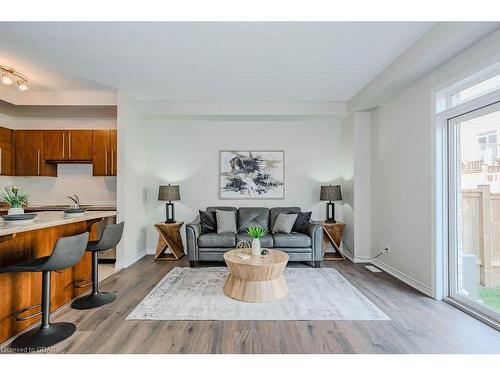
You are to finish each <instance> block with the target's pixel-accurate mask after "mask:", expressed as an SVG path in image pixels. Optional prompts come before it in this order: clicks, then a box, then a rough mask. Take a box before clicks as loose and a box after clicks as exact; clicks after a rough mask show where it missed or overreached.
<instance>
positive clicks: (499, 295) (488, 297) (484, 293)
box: [479, 287, 500, 311]
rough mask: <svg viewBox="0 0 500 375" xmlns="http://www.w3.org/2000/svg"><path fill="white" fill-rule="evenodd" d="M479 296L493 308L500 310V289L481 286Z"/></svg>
mask: <svg viewBox="0 0 500 375" xmlns="http://www.w3.org/2000/svg"><path fill="white" fill-rule="evenodd" d="M479 298H481V299H482V300H483V302H484V304H485V305H486V306H488V307H490V308H492V309H493V310H496V311H500V289H499V288H485V287H479Z"/></svg>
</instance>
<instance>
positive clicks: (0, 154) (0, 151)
mask: <svg viewBox="0 0 500 375" xmlns="http://www.w3.org/2000/svg"><path fill="white" fill-rule="evenodd" d="M0 174H2V148H1V147H0Z"/></svg>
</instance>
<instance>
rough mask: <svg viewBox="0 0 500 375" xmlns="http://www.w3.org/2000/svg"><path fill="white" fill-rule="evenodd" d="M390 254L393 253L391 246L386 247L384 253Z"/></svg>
mask: <svg viewBox="0 0 500 375" xmlns="http://www.w3.org/2000/svg"><path fill="white" fill-rule="evenodd" d="M390 252H391V245H389V244H387V245H385V248H384V253H390Z"/></svg>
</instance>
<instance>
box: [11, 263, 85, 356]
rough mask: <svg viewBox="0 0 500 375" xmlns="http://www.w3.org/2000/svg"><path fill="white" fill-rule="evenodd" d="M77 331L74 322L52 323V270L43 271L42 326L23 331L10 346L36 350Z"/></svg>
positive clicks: (24, 349)
mask: <svg viewBox="0 0 500 375" xmlns="http://www.w3.org/2000/svg"><path fill="white" fill-rule="evenodd" d="M75 331H76V326H75V325H74V324H72V323H50V271H43V272H42V321H41V324H40V327H39V328H38V329H32V330H30V331H28V332H26V333H23V334H22V335H21V336H19V337H18V338H16V339H15V340H14V341H13V342H12V343H11V344H10V347H11V348H14V349H19V350H20V351H36V350H39V349H43V348H46V347H49V346H52V345H55V344H57V343H58V342H61V341H63V340H65V339H67V338H68V337H70V336H71V335H72V334H73V333H74V332H75Z"/></svg>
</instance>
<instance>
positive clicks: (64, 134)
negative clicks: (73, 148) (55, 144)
mask: <svg viewBox="0 0 500 375" xmlns="http://www.w3.org/2000/svg"><path fill="white" fill-rule="evenodd" d="M62 138H63V159H64V158H65V157H66V153H65V148H66V147H65V146H66V133H65V132H63V133H62Z"/></svg>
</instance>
